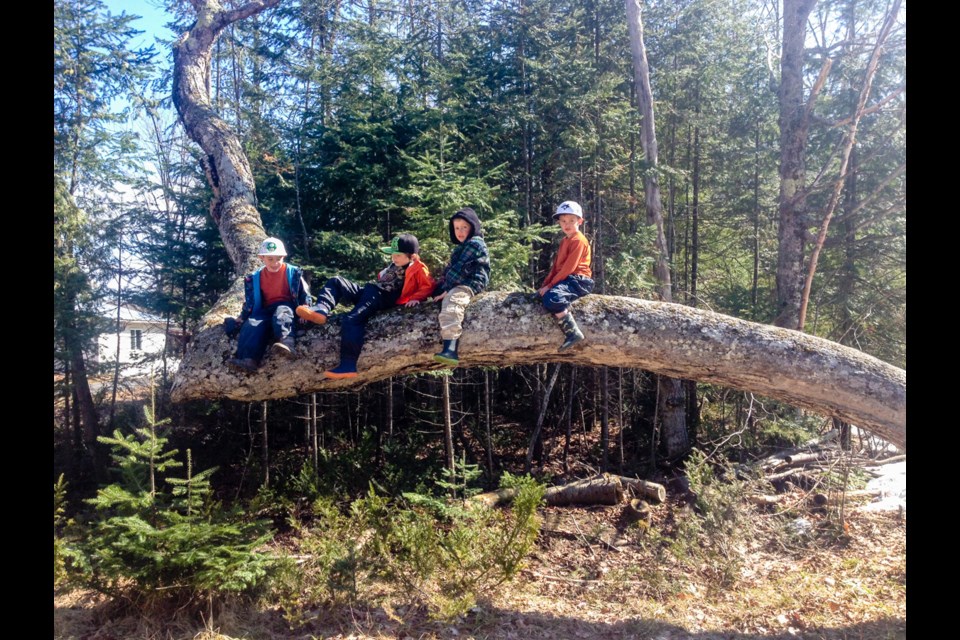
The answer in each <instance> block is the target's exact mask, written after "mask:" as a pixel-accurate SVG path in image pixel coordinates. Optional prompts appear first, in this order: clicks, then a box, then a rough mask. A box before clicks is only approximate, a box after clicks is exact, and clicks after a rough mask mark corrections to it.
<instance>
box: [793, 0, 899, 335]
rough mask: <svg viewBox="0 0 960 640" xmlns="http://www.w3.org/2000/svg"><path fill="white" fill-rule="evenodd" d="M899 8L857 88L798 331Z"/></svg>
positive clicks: (812, 260)
mask: <svg viewBox="0 0 960 640" xmlns="http://www.w3.org/2000/svg"><path fill="white" fill-rule="evenodd" d="M899 11H900V0H895V1H894V3H893V6H892V7H891V8H890V12H889V13H888V14H887V19H886V20H885V21H884V23H883V27H882V28H881V29H880V34H879V35H878V36H877V43H876V44H875V45H874V48H873V53H872V55H871V56H870V62H869V64H868V65H867V70H866V73H865V74H864V79H863V85H862V86H861V88H860V96H859V98H858V99H857V104H856V107H855V108H854V111H853V115H852V116H851V118H850V124H849V127H848V129H847V135H846V139H845V140H844V144H843V150H842V151H841V154H840V175H839V176H838V177H837V180H836V181H835V182H834V185H833V191H832V192H831V194H830V202H829V204H828V205H827V211H826V214H825V215H824V217H823V222H821V223H820V231H819V232H818V233H817V240H816V243H815V244H814V246H813V251H812V253H811V254H810V263H809V265H808V266H807V274H806V277H805V278H804V280H803V291H802V293H801V295H800V311H799V319H798V321H797V329H798V330H800V331H803V326H804V324H805V322H806V317H807V305H808V303H809V302H810V288H811V286H813V274H814V273H816V270H817V259H818V258H819V257H820V251H821V250H822V249H823V243H824V242H825V241H826V239H827V229H828V228H829V227H830V220H831V218H833V212H834V211H836V209H837V203H838V202H839V201H840V192H841V191H842V189H843V185H844V182H845V181H846V174H847V165H848V164H849V162H850V153H851V152H852V150H853V145H854V144H855V143H856V139H857V127H858V126H859V125H860V119H861V118H862V117H863V113H864V109H865V108H866V106H867V98H868V97H869V96H870V89H871V88H872V87H873V78H874V76H875V75H876V72H877V65H878V64H879V63H880V53H881V51H882V50H883V43H884V41H885V40H886V39H887V36H888V35H889V34H890V29H891V28H893V23H894V20H896V17H897V14H898V13H899Z"/></svg>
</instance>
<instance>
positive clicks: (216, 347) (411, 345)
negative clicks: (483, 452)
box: [173, 292, 907, 449]
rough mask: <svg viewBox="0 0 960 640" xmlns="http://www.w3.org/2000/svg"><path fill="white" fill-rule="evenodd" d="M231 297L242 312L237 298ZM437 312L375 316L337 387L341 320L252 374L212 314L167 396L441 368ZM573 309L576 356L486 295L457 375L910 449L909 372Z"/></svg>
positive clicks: (322, 384) (687, 317) (729, 321)
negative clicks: (726, 405) (641, 377)
mask: <svg viewBox="0 0 960 640" xmlns="http://www.w3.org/2000/svg"><path fill="white" fill-rule="evenodd" d="M233 299H234V300H236V302H235V305H236V308H237V309H238V308H239V306H240V300H239V299H238V298H236V297H234V298H233ZM221 306H222V307H223V308H226V307H227V306H229V305H221ZM439 307H440V305H438V304H432V303H427V304H423V305H421V306H419V307H416V308H413V309H404V308H396V309H393V310H390V311H387V312H384V313H381V314H379V315H377V316H375V317H374V318H373V319H372V320H371V321H370V323H369V324H368V327H367V342H366V345H365V346H364V348H363V352H362V354H361V356H360V361H359V363H358V368H359V370H360V375H359V376H358V377H357V378H354V379H351V380H338V381H331V380H324V379H323V375H322V374H323V371H324V370H325V369H328V368H330V367H333V366H334V365H336V364H337V361H338V354H339V345H340V322H339V320H338V319H337V317H336V316H333V317H332V318H331V320H330V322H328V323H327V324H326V325H324V326H320V327H310V328H308V329H307V330H306V331H305V332H302V333H301V334H300V336H299V337H298V340H297V342H298V344H297V350H298V352H299V354H300V355H299V358H298V359H297V360H296V361H294V362H289V361H285V360H282V359H280V358H275V357H274V356H273V355H272V354H269V353H268V355H267V356H266V357H265V359H264V362H263V366H262V368H261V370H260V371H259V372H257V373H256V374H252V375H247V374H238V373H235V372H233V371H231V370H230V369H228V368H227V367H226V366H225V362H226V360H227V359H228V358H230V357H231V356H232V354H233V351H234V349H235V348H236V342H235V341H231V340H228V339H227V337H226V336H225V335H224V333H223V331H222V329H221V328H220V327H219V325H218V323H219V321H220V319H221V318H220V317H218V316H217V315H216V314H214V313H211V314H208V316H207V318H206V319H205V321H206V322H207V323H208V326H207V327H206V328H204V329H203V330H201V331H200V332H199V333H198V334H197V336H196V337H195V339H194V340H193V342H192V343H191V347H190V349H189V350H188V353H187V357H186V358H185V359H184V361H183V362H182V363H181V366H180V370H179V371H178V373H177V376H176V380H175V382H174V389H173V396H174V399H175V400H177V401H183V400H190V399H201V398H211V399H212V398H231V399H234V400H244V401H252V400H269V399H275V398H285V397H291V396H296V395H301V394H305V393H310V392H313V391H320V390H332V389H346V388H350V387H357V386H360V385H363V384H367V383H369V382H373V381H375V380H382V379H384V378H388V377H390V376H397V375H403V374H408V373H417V372H421V371H427V370H430V369H435V368H438V367H439V366H440V365H438V364H437V363H436V362H434V361H433V359H432V355H433V354H434V353H436V352H437V351H439V349H440V334H439V329H438V325H437V313H438V312H439ZM233 311H234V312H235V311H236V309H234V310H233ZM573 311H574V313H575V314H576V317H577V321H578V322H579V324H580V327H581V329H582V330H583V332H584V335H585V336H586V338H587V339H586V340H585V341H584V342H583V343H582V346H578V347H577V348H575V349H573V350H572V351H573V352H572V353H570V352H567V353H563V354H560V353H557V346H558V345H559V344H560V343H561V342H562V338H563V337H562V334H561V332H560V329H559V328H558V327H557V325H556V323H555V322H554V321H553V319H552V318H551V317H549V315H548V314H546V313H545V312H544V311H543V308H542V306H541V305H540V304H539V303H538V302H537V300H536V299H535V298H534V296H533V295H532V294H523V293H505V292H489V293H485V294H481V295H480V296H477V297H476V298H475V299H474V301H473V302H472V303H471V304H470V306H469V307H468V308H467V314H466V319H465V321H464V333H463V337H462V338H461V341H460V363H461V366H463V367H472V366H511V365H519V364H535V363H543V362H569V363H573V364H577V365H581V366H583V365H587V366H591V365H593V366H615V367H628V368H638V369H646V370H648V371H653V372H656V373H660V374H663V375H667V376H672V377H676V378H686V379H692V380H700V381H702V382H713V383H717V384H720V385H723V386H727V387H732V388H736V389H742V390H745V391H752V392H755V393H758V394H760V395H764V396H768V397H771V398H776V399H778V400H782V401H784V402H787V403H790V404H793V405H796V406H799V407H803V408H805V409H809V410H811V411H815V412H817V413H821V414H823V415H827V416H834V417H838V418H841V419H842V420H844V421H846V422H850V423H852V424H856V425H858V426H860V427H862V428H864V429H867V430H869V431H871V432H873V433H876V434H877V435H879V436H881V437H883V438H884V439H886V440H888V441H890V442H893V443H894V444H896V445H898V446H900V447H902V448H903V449H906V405H907V397H906V396H907V390H906V372H905V371H904V370H902V369H899V368H897V367H894V366H892V365H889V364H887V363H885V362H882V361H880V360H878V359H877V358H874V357H872V356H869V355H867V354H865V353H862V352H860V351H857V350H855V349H851V348H849V347H845V346H843V345H840V344H836V343H834V342H830V341H828V340H824V339H822V338H817V337H815V336H810V335H806V334H803V333H801V332H798V331H793V330H790V329H783V328H780V327H774V326H770V325H763V324H758V323H754V322H748V321H746V320H740V319H737V318H733V317H731V316H726V315H723V314H719V313H713V312H710V311H703V310H700V309H695V308H692V307H686V306H683V305H678V304H671V303H665V302H651V301H648V300H640V299H636V298H626V297H620V296H601V295H593V296H587V297H586V298H584V299H582V300H580V301H578V302H577V303H575V304H574V306H573ZM224 315H227V314H226V313H225V314H224Z"/></svg>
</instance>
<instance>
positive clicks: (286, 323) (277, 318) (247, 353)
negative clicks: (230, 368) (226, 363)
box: [235, 302, 296, 362]
mask: <svg viewBox="0 0 960 640" xmlns="http://www.w3.org/2000/svg"><path fill="white" fill-rule="evenodd" d="M293 307H294V303H292V302H278V303H276V304H272V305H270V306H269V307H264V308H262V309H260V310H259V311H255V312H254V313H251V314H250V316H249V317H248V318H247V321H246V322H244V323H243V326H242V327H240V335H239V336H238V337H237V353H236V356H235V357H237V358H252V359H254V360H256V361H257V362H260V360H261V359H262V358H263V354H264V352H265V351H266V350H267V347H268V346H269V345H270V343H271V342H280V341H285V340H287V339H288V338H293V337H295V336H296V323H294V321H293V319H294V317H295V316H294V314H293Z"/></svg>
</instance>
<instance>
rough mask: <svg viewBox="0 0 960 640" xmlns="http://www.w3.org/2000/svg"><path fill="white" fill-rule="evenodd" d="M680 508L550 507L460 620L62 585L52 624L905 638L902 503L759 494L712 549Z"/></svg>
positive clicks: (221, 638) (228, 634)
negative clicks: (116, 595) (151, 596)
mask: <svg viewBox="0 0 960 640" xmlns="http://www.w3.org/2000/svg"><path fill="white" fill-rule="evenodd" d="M798 500H800V501H802V500H803V497H802V496H800V495H799V494H798ZM683 508H687V507H683V506H680V505H676V504H671V503H670V502H668V503H666V504H663V505H659V506H657V507H655V508H654V513H653V518H652V522H651V526H650V527H649V528H648V529H643V528H641V529H638V528H636V527H625V526H623V523H622V520H621V507H589V508H573V507H563V508H549V507H548V508H544V509H543V510H542V513H543V515H544V525H543V529H542V531H541V535H540V538H539V540H538V544H537V548H536V549H535V551H534V552H533V554H532V555H531V556H530V557H529V558H528V561H527V563H526V565H525V568H524V569H523V570H522V571H521V573H520V574H519V575H518V576H517V577H516V578H515V579H514V580H513V581H512V582H510V583H508V584H506V585H503V586H502V587H501V588H500V590H499V591H498V592H497V593H496V594H495V595H494V596H493V597H490V598H487V599H485V600H482V601H481V602H479V604H478V605H477V606H475V607H474V608H473V609H472V610H471V611H470V613H468V614H467V615H466V616H464V617H462V618H459V619H457V620H455V621H452V622H450V621H448V622H438V621H435V620H431V619H430V618H429V617H428V616H427V615H426V613H425V612H424V611H422V610H420V609H414V608H408V607H404V606H401V605H400V603H397V602H393V603H390V602H382V601H381V603H380V604H378V605H366V606H352V607H342V608H339V609H332V610H324V611H321V612H317V614H316V617H315V618H314V619H312V620H310V621H308V623H307V624H306V625H304V626H302V627H299V628H295V629H290V628H289V627H288V626H287V625H286V623H285V622H284V620H283V617H282V615H281V612H280V611H279V610H277V609H272V608H257V607H240V606H233V607H230V606H228V607H227V608H225V609H224V610H223V611H221V612H218V614H217V616H216V617H215V619H214V620H209V619H207V620H197V619H196V618H195V617H194V618H191V617H185V616H178V615H173V616H167V617H164V619H162V620H157V619H153V620H151V619H145V618H142V617H137V616H131V615H126V616H122V615H121V616H118V615H116V606H115V604H111V603H108V602H106V601H104V600H102V599H101V598H99V597H97V596H95V595H94V594H91V593H89V592H79V591H74V592H71V593H66V594H59V595H55V598H54V637H55V638H58V639H63V640H67V639H69V640H119V639H120V638H144V639H147V638H149V639H157V640H161V639H163V640H166V639H179V638H184V639H187V638H192V639H195V640H234V639H239V638H249V639H263V640H276V639H280V638H290V639H298V640H299V639H302V640H313V639H315V638H316V639H319V638H337V639H352V640H359V639H366V638H370V639H388V638H398V639H404V640H405V639H408V638H409V639H411V640H427V639H432V638H437V639H439V638H444V639H447V638H456V639H457V640H465V639H473V638H477V639H479V638H491V639H493V638H498V639H499V638H503V639H512V638H517V639H522V638H542V639H558V640H561V639H576V638H588V639H595V638H596V639H611V640H612V639H615V638H616V639H621V638H622V639H637V640H641V639H650V640H687V639H689V640H721V639H722V640H747V639H759V638H806V639H811V640H812V639H814V638H817V639H830V640H840V639H854V638H857V639H869V640H887V639H889V640H894V639H897V640H899V639H905V638H906V515H905V511H904V510H902V509H901V510H895V511H874V510H869V509H865V508H862V507H854V506H853V505H850V506H849V507H848V508H847V510H846V513H845V514H844V518H843V519H842V521H837V520H836V518H835V515H831V514H827V513H816V512H808V513H804V514H802V515H801V516H799V517H797V518H796V519H795V520H793V521H792V531H793V534H792V535H785V534H784V532H783V529H784V520H783V519H782V518H778V517H773V516H772V514H771V513H770V512H769V511H763V510H761V508H759V507H753V506H748V507H747V509H748V512H749V516H748V519H747V520H745V521H743V522H742V523H741V527H742V534H743V535H733V536H731V538H730V540H731V548H729V549H724V547H723V545H720V546H719V547H716V548H717V549H718V550H719V552H718V553H716V554H714V555H713V556H710V557H709V559H703V557H698V556H695V555H692V556H689V557H684V555H683V553H682V552H678V551H676V550H674V551H672V552H671V553H666V552H665V551H664V550H665V548H667V545H665V544H663V541H664V540H666V538H658V535H659V534H658V533H656V532H657V531H659V530H664V531H666V530H669V529H670V527H671V526H673V525H672V524H671V523H672V522H673V519H674V516H675V515H676V511H677V510H678V509H683ZM789 526H790V525H788V527H789ZM713 542H716V540H714V541H713ZM714 546H716V545H714Z"/></svg>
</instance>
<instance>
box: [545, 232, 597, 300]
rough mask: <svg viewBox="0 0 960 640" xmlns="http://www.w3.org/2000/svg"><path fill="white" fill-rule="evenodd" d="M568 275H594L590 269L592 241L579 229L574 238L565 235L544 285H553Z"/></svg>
mask: <svg viewBox="0 0 960 640" xmlns="http://www.w3.org/2000/svg"><path fill="white" fill-rule="evenodd" d="M567 276H586V277H588V278H590V277H592V276H593V272H592V271H590V243H589V242H588V241H587V236H585V235H583V233H582V232H580V231H577V233H576V235H574V236H573V237H572V238H568V237H566V236H564V238H563V240H561V241H560V248H559V249H558V250H557V257H556V258H555V259H554V261H553V268H552V269H550V273H548V274H547V277H546V278H544V280H543V286H544V287H552V286H554V285H555V284H557V283H559V282H561V281H563V279H564V278H566V277H567Z"/></svg>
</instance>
